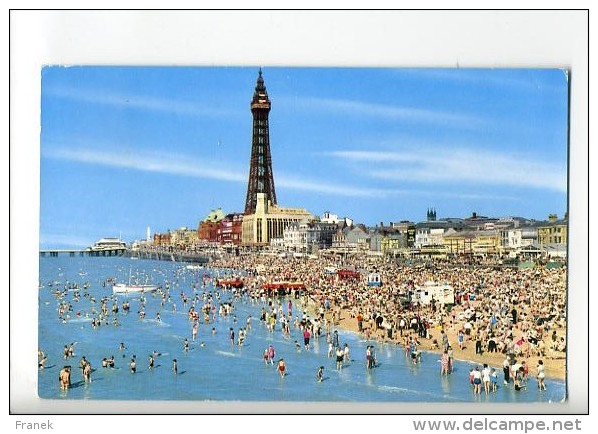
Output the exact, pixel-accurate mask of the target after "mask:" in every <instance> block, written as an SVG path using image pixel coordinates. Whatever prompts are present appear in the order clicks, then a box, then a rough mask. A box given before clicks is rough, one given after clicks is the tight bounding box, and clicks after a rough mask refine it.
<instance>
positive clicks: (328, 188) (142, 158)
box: [42, 147, 412, 198]
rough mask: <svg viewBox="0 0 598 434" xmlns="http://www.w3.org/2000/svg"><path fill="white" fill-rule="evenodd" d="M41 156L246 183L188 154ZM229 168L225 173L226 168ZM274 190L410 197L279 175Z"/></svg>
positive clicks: (243, 175)
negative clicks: (276, 188)
mask: <svg viewBox="0 0 598 434" xmlns="http://www.w3.org/2000/svg"><path fill="white" fill-rule="evenodd" d="M42 157H44V158H50V159H57V160H63V161H72V162H77V163H84V164H92V165H101V166H108V167H114V168H122V169H132V170H139V171H144V172H154V173H162V174H169V175H178V176H189V177H193V178H203V179H214V180H219V181H229V182H238V183H246V182H247V172H246V169H245V168H240V167H239V168H235V167H234V163H230V164H225V165H223V164H222V163H221V162H220V163H216V162H213V161H212V162H211V161H207V160H206V159H205V158H204V159H202V160H201V161H199V160H197V159H196V158H195V157H192V156H188V155H173V154H167V153H156V152H150V153H147V152H146V153H140V152H137V151H133V150H129V151H127V150H102V151H98V150H95V149H78V148H64V147H63V148H51V149H48V150H46V151H44V152H42ZM227 167H228V168H229V169H228V170H227V169H226V168H227ZM275 184H276V187H278V188H282V189H289V190H296V191H309V192H312V193H318V194H323V195H329V196H342V197H377V198H385V197H391V196H396V195H398V194H412V192H410V191H400V190H390V189H377V188H364V187H356V186H354V185H350V184H343V183H335V182H334V181H331V180H330V179H329V180H325V181H324V180H317V179H306V178H303V177H302V178H298V177H296V176H293V175H292V174H285V173H279V174H277V176H276V178H275Z"/></svg>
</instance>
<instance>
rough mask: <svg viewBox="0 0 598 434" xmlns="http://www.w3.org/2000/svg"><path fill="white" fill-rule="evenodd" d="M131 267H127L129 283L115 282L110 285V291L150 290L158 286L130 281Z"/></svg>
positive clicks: (121, 292) (122, 292)
mask: <svg viewBox="0 0 598 434" xmlns="http://www.w3.org/2000/svg"><path fill="white" fill-rule="evenodd" d="M131 272H132V267H130V268H129V283H115V284H114V285H112V292H113V293H115V294H128V293H129V292H152V291H155V290H157V289H158V288H159V285H150V284H148V283H147V279H146V283H145V284H139V283H131Z"/></svg>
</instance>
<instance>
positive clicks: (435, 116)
mask: <svg viewBox="0 0 598 434" xmlns="http://www.w3.org/2000/svg"><path fill="white" fill-rule="evenodd" d="M282 100H283V102H285V103H288V104H293V105H295V106H299V107H309V108H310V109H311V110H324V111H329V112H332V113H336V114H343V115H350V116H360V117H363V116H366V117H378V118H383V119H390V120H405V121H410V122H418V123H428V124H435V125H445V126H455V127H459V128H479V127H481V126H484V125H486V121H485V120H483V119H481V118H479V117H477V116H473V115H469V114H460V113H455V112H448V111H442V110H430V109H424V108H417V107H404V106H399V105H388V104H373V103H369V102H362V101H353V100H346V99H333V98H319V97H300V98H293V99H292V100H291V99H289V100H288V101H287V100H286V99H284V98H282Z"/></svg>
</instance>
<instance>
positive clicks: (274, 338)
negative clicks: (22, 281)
mask: <svg viewBox="0 0 598 434" xmlns="http://www.w3.org/2000/svg"><path fill="white" fill-rule="evenodd" d="M227 272H228V271H223V270H218V271H216V270H211V269H208V268H206V269H201V270H189V269H187V268H186V264H181V263H174V262H164V261H150V260H131V259H129V258H121V257H99V258H87V257H43V258H40V289H39V347H40V348H41V349H43V351H44V352H45V353H46V354H47V355H48V360H47V363H46V369H44V370H42V371H39V375H38V379H39V383H38V393H39V397H40V398H44V399H75V400H76V399H90V400H114V399H118V400H186V401H188V400H191V401H204V400H209V401H311V402H313V401H316V402H324V401H333V402H357V403H365V402H508V403H516V402H559V401H561V400H563V399H564V397H565V383H564V382H562V381H557V380H550V379H547V381H546V384H547V387H548V390H547V391H544V392H539V391H538V390H537V387H536V382H535V379H530V380H529V382H528V388H527V390H524V391H518V392H516V391H514V390H513V389H512V388H511V387H503V385H502V369H501V368H500V367H499V366H496V367H495V368H497V371H498V373H499V378H500V381H499V389H498V391H497V392H495V393H491V394H489V395H488V396H486V395H485V394H484V393H483V392H482V395H481V396H474V395H473V394H472V390H471V388H470V385H469V378H468V374H469V369H470V368H471V367H472V366H474V365H473V364H471V363H468V362H460V361H457V362H456V363H455V370H454V372H453V373H452V374H451V375H449V376H444V377H443V376H440V374H439V371H440V363H439V356H438V355H436V354H433V353H424V355H423V357H422V362H421V364H418V365H415V366H414V365H412V364H411V363H410V360H408V359H407V358H406V357H405V352H404V350H403V348H402V347H398V346H396V345H390V344H379V343H375V342H373V341H365V340H363V339H361V338H360V337H359V336H358V335H357V334H355V333H351V332H347V331H343V330H339V336H340V342H341V345H342V344H344V343H347V344H348V345H349V347H350V350H351V356H352V359H353V360H352V362H351V363H350V364H348V365H347V366H345V367H344V368H343V369H342V370H337V369H336V367H335V360H334V358H333V357H332V358H328V357H327V344H326V337H325V336H322V337H321V338H320V339H319V340H314V339H312V347H311V348H310V349H309V350H305V349H303V348H302V349H301V351H297V350H296V348H295V344H294V342H295V340H297V341H298V342H299V343H302V342H303V337H302V334H301V332H300V330H298V329H295V328H294V327H293V326H291V336H290V338H287V337H284V336H283V334H282V332H281V330H280V325H279V324H277V330H276V331H275V332H274V333H271V332H269V331H267V329H266V326H265V325H264V324H263V323H261V322H260V321H259V317H260V311H261V308H262V305H261V304H252V303H251V301H250V300H249V299H248V298H246V297H245V298H239V299H236V300H232V294H231V293H228V292H223V291H221V293H220V294H221V301H222V302H225V301H231V302H232V303H233V305H234V307H235V309H234V311H233V315H230V316H228V317H218V318H217V319H216V322H215V323H213V324H212V323H210V324H204V323H201V324H200V326H199V331H198V336H197V338H196V340H195V341H192V335H191V332H192V327H191V322H190V321H189V320H188V318H187V311H188V309H189V307H190V306H191V299H192V298H193V294H194V290H195V291H196V292H197V293H198V294H199V295H200V297H201V295H202V294H203V293H204V292H209V293H212V294H215V293H216V289H215V288H213V287H212V286H211V285H206V286H205V288H203V287H202V286H201V281H202V276H203V275H204V274H210V275H211V274H214V275H215V274H216V273H219V274H220V275H222V274H224V273H227ZM85 273H86V274H85ZM129 274H131V275H133V276H140V278H141V279H145V277H143V276H148V277H147V278H148V281H149V282H150V283H158V284H161V285H163V287H165V286H166V283H169V285H170V289H169V295H170V297H171V301H170V302H166V303H165V305H164V307H161V306H160V302H161V298H160V296H159V295H158V294H156V293H155V294H153V295H149V294H146V304H145V312H146V317H145V319H142V320H141V319H139V317H138V315H137V312H138V311H139V310H140V309H141V305H140V295H139V294H136V295H129V296H123V295H119V296H118V303H119V306H120V305H121V304H122V302H123V301H124V299H128V300H129V301H130V304H131V309H130V312H129V313H128V314H126V313H124V312H123V310H122V309H120V310H119V312H118V314H117V315H116V316H117V318H118V321H119V323H120V324H119V326H117V327H115V326H114V325H113V324H112V318H113V316H112V315H111V316H110V317H109V325H101V326H100V327H97V328H96V329H94V328H93V327H92V324H91V316H92V314H91V311H92V308H93V307H95V309H96V310H97V311H100V307H101V303H100V300H101V298H102V297H109V298H110V299H109V300H108V303H107V306H108V310H109V311H110V308H111V306H112V303H113V297H114V296H113V294H112V289H111V286H110V285H106V286H104V285H103V282H105V280H106V279H107V278H109V277H115V278H116V279H117V281H127V280H128V278H129ZM144 281H145V280H144ZM67 282H68V283H73V282H76V283H78V285H79V286H80V287H81V288H82V287H83V285H84V283H85V282H88V283H89V285H90V286H89V288H88V289H87V290H86V291H85V290H83V289H80V290H79V292H80V295H81V297H80V299H79V301H75V300H74V299H73V297H74V294H75V291H73V290H70V291H67V293H66V295H65V296H64V298H63V299H64V300H66V301H69V302H70V303H71V304H72V307H73V309H72V311H71V312H70V318H68V319H66V320H65V321H64V322H63V321H62V320H61V319H60V318H59V315H58V306H59V304H60V301H61V300H62V299H59V298H58V297H56V296H55V295H54V294H53V292H54V290H55V289H57V288H58V289H63V288H64V285H65V284H66V283H67ZM85 292H87V293H88V294H89V296H84V294H85ZM181 292H184V293H185V294H186V296H187V297H188V304H187V307H184V306H183V302H182V300H181ZM92 297H93V298H95V303H93V302H92V301H91V298H92ZM214 301H215V302H217V300H216V299H214ZM292 301H293V304H294V309H293V316H295V315H296V314H297V313H298V312H299V311H300V308H299V306H296V300H292ZM173 303H175V304H176V311H175V310H173ZM201 304H202V302H201V301H200V302H199V304H198V306H197V308H199V307H201ZM287 304H288V301H286V300H285V301H284V302H283V303H282V306H283V308H284V312H285V314H286V312H287ZM77 312H80V314H81V316H80V317H78V316H77ZM158 312H160V317H161V319H160V321H158V320H157V319H156V314H157V313H158ZM86 315H88V317H86ZM249 315H251V317H252V329H251V330H250V331H249V332H248V335H247V338H246V340H245V345H244V346H242V347H239V346H238V345H231V343H230V340H229V337H228V331H229V329H230V328H231V327H233V329H234V331H235V334H238V331H239V329H240V328H241V327H243V326H244V325H245V321H246V319H247V317H248V316H249ZM212 327H215V329H216V333H215V334H212V332H211V330H212ZM185 338H187V339H188V340H189V342H190V347H189V351H188V352H185V351H184V349H183V341H184V339H185ZM120 342H123V343H125V345H126V349H125V350H120V349H119V343H120ZM202 342H203V343H204V345H203V346H202V345H201V343H202ZM70 343H75V356H74V357H73V358H69V359H68V360H64V358H63V348H64V345H66V344H70ZM370 344H374V345H375V349H376V356H377V361H378V364H379V365H378V366H377V367H376V368H375V369H371V370H368V369H366V367H365V351H366V346H367V345H370ZM269 345H273V346H274V348H275V350H276V360H278V359H279V358H280V357H283V358H284V359H285V362H286V365H287V372H288V375H287V376H286V377H285V378H280V376H279V375H278V373H277V371H276V369H275V366H272V365H266V364H265V363H264V361H263V358H262V355H263V351H264V349H266V348H267V347H268V346H269ZM153 351H157V352H159V353H161V355H160V356H157V357H156V358H155V367H154V368H153V369H149V368H148V360H149V355H150V353H152V352H153ZM83 355H85V357H86V358H87V359H88V360H89V361H90V362H91V365H92V368H93V369H94V371H93V372H92V381H91V383H87V384H85V383H84V382H83V377H82V374H81V370H80V369H79V368H78V365H79V360H80V358H81V356H83ZM111 355H114V356H115V360H116V367H115V369H110V368H102V366H101V360H102V359H103V358H104V357H110V356H111ZM133 355H135V356H136V361H137V372H136V373H135V374H131V373H130V372H129V368H128V365H129V361H130V359H131V357H132V356H133ZM175 358H176V359H177V362H178V374H177V375H175V374H174V373H173V372H172V360H173V359H175ZM65 364H70V365H71V366H72V367H73V372H72V377H71V381H72V387H71V389H69V390H68V391H66V392H65V391H61V390H60V388H59V385H58V372H59V370H60V369H61V368H62V366H63V365H65ZM320 365H322V366H324V367H325V370H324V377H325V381H323V382H322V383H318V382H317V381H316V371H317V369H318V367H319V366H320Z"/></svg>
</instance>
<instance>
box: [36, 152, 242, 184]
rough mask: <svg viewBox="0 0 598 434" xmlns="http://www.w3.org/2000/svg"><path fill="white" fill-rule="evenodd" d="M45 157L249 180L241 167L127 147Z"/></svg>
mask: <svg viewBox="0 0 598 434" xmlns="http://www.w3.org/2000/svg"><path fill="white" fill-rule="evenodd" d="M42 157H46V158H52V159H59V160H66V161H75V162H79V163H87V164H94V165H101V166H109V167H117V168H123V169H133V170H140V171H144V172H154V173H164V174H170V175H182V176H190V177H194V178H208V179H216V180H221V181H232V182H241V181H244V182H245V181H247V178H246V174H245V173H244V172H243V173H242V172H241V171H239V170H227V169H226V168H223V167H222V165H220V164H215V163H214V162H210V161H206V160H205V159H202V160H201V161H200V160H197V159H196V158H194V157H190V156H181V155H178V156H177V155H172V154H166V153H146V154H143V153H139V152H133V151H126V150H118V151H113V150H112V151H111V150H102V151H98V150H95V149H73V148H55V149H54V148H53V149H51V150H48V151H45V152H42Z"/></svg>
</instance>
